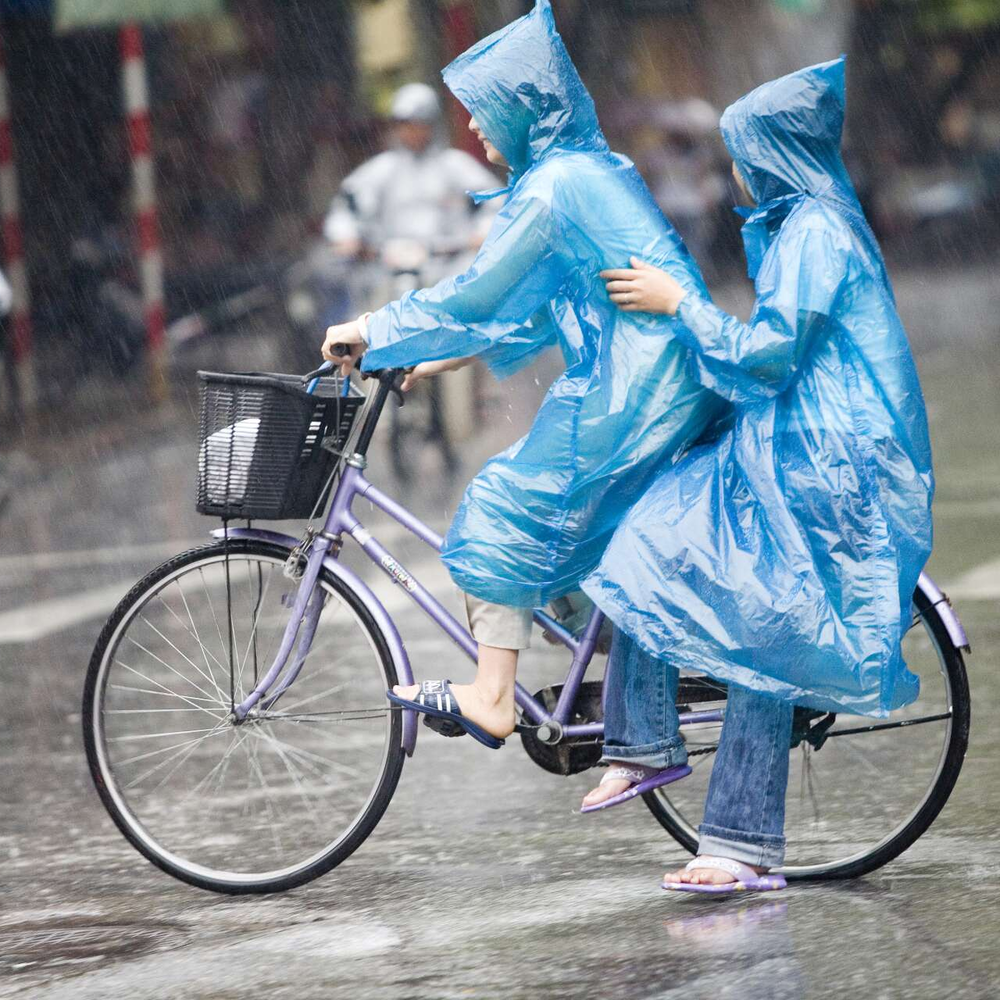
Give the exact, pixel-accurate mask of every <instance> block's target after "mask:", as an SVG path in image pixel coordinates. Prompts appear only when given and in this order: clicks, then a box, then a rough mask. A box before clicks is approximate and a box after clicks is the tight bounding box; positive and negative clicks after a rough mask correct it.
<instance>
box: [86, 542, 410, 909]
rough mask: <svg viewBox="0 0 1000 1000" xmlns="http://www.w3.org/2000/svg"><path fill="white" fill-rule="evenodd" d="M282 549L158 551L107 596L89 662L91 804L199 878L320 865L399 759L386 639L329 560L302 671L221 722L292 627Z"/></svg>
mask: <svg viewBox="0 0 1000 1000" xmlns="http://www.w3.org/2000/svg"><path fill="white" fill-rule="evenodd" d="M287 555H288V552H287V550H285V549H283V548H281V547H280V546H273V545H268V544H264V543H260V542H255V541H231V542H229V544H228V546H226V545H224V544H222V543H219V544H215V545H209V546H206V547H204V548H200V549H194V550H192V551H189V552H185V553H183V554H181V555H179V556H177V557H175V558H174V559H171V560H170V561H169V562H167V563H164V564H163V565H162V566H160V567H158V568H157V569H155V570H153V571H152V572H151V573H150V574H149V575H148V576H146V577H145V578H144V579H143V580H141V581H140V582H139V583H138V584H136V586H135V587H134V588H133V589H132V590H131V592H130V593H129V594H128V595H127V596H126V597H125V599H124V600H123V601H122V602H121V603H120V604H119V606H118V607H117V608H116V610H115V611H114V613H113V614H112V616H111V618H110V619H109V620H108V623H107V625H106V626H105V628H104V630H103V632H102V633H101V636H100V638H99V640H98V642H97V647H96V648H95V650H94V654H93V657H92V659H91V662H90V667H89V670H88V674H87V681H86V686H85V691H84V702H83V732H84V742H85V745H86V750H87V761H88V763H89V766H90V771H91V774H92V776H93V778H94V782H95V784H96V786H97V790H98V793H99V794H100V796H101V799H102V801H103V803H104V805H105V807H106V808H107V810H108V812H109V813H110V814H111V817H112V818H113V819H114V821H115V823H116V824H117V825H118V828H119V829H120V830H121V832H122V833H123V834H124V835H125V837H126V838H127V839H128V840H129V841H130V842H131V843H132V845H133V846H134V847H136V848H137V849H138V850H139V851H140V852H141V853H142V854H143V855H145V856H146V857H147V858H148V859H149V860H150V861H152V862H153V863H154V864H156V865H158V866H159V867H160V868H162V869H163V870H164V871H166V872H168V873H169V874H171V875H173V876H175V877H177V878H179V879H182V880H184V881H185V882H190V883H191V884H192V885H196V886H199V887H201V888H204V889H211V890H215V891H218V892H228V893H250V892H276V891H281V890H284V889H289V888H292V887H293V886H296V885H301V884H302V883H304V882H308V881H310V880H311V879H313V878H316V877H317V876H319V875H322V874H323V873H325V872H327V871H329V870H330V869H331V868H333V867H334V866H335V865H338V864H340V862H342V861H343V860H344V859H345V858H347V857H348V856H349V855H350V854H351V853H353V851H354V850H356V848H357V847H358V846H359V845H360V844H361V843H362V842H363V841H364V839H365V838H366V837H367V836H368V834H369V833H370V832H371V831H372V830H373V829H374V827H375V825H376V824H377V823H378V821H379V819H380V818H381V816H382V814H383V812H384V811H385V808H386V806H387V805H388V803H389V799H390V798H391V796H392V793H393V791H394V790H395V787H396V783H397V781H398V780H399V774H400V771H401V769H402V765H403V750H402V747H401V731H402V725H401V721H400V714H399V712H397V711H394V710H393V709H392V708H391V706H390V705H389V703H388V700H387V699H386V696H385V692H386V690H387V689H388V688H391V686H392V685H393V684H395V683H396V681H397V678H396V672H395V669H394V666H393V662H392V658H391V655H390V653H389V649H388V646H387V644H386V641H385V638H384V636H383V635H382V633H381V631H380V630H379V628H378V626H377V625H376V623H375V622H374V620H373V619H372V618H371V616H370V614H369V613H368V611H367V609H366V608H365V606H364V604H363V603H362V602H361V601H360V600H359V599H358V598H357V596H356V595H355V594H354V593H353V592H352V591H351V590H350V589H349V588H347V587H346V586H345V585H344V584H343V583H341V581H340V580H338V579H337V578H336V577H334V576H332V575H330V574H328V573H326V572H325V571H324V572H323V573H322V574H321V576H320V578H319V581H318V583H317V588H318V592H319V595H320V596H319V597H314V600H321V601H322V610H321V612H320V614H319V619H318V622H317V625H316V631H315V635H314V637H313V640H312V644H311V648H310V650H309V653H308V656H307V657H306V658H305V661H304V665H303V667H302V669H301V671H300V673H299V674H298V676H297V677H296V678H295V680H294V682H293V683H292V684H291V685H290V687H289V688H288V690H287V691H286V692H285V693H284V694H283V695H282V696H281V697H280V698H278V699H277V700H276V701H274V702H273V704H268V702H267V700H266V699H265V700H263V701H262V702H261V703H260V705H259V706H258V708H257V709H256V710H255V711H254V712H253V713H251V716H250V717H248V719H247V720H246V721H244V722H243V723H241V724H239V725H237V724H235V723H234V721H233V717H232V706H233V704H234V703H235V704H239V702H240V701H241V700H242V699H243V698H244V697H246V695H247V694H248V693H249V692H250V691H252V690H253V688H254V686H255V684H256V682H257V679H258V677H260V676H262V675H263V674H264V673H265V672H266V671H267V669H268V667H269V666H270V664H271V661H272V659H273V657H274V655H275V653H276V651H277V649H278V646H279V644H280V641H281V636H282V633H283V632H284V629H285V625H286V624H287V622H288V617H289V609H290V607H291V603H292V600H293V599H294V596H295V593H296V591H297V589H298V584H297V583H295V582H293V581H290V580H289V579H287V578H286V577H285V576H284V574H283V568H284V564H285V559H286V557H287ZM293 659H294V653H293V657H292V658H290V661H289V662H290V663H291V662H292V660H293ZM287 669H288V668H287V667H286V671H287ZM272 690H274V688H272Z"/></svg>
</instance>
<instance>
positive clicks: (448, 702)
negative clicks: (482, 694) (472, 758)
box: [386, 681, 504, 750]
mask: <svg viewBox="0 0 1000 1000" xmlns="http://www.w3.org/2000/svg"><path fill="white" fill-rule="evenodd" d="M386 695H387V697H388V698H389V701H391V702H392V703H393V704H394V705H399V706H401V707H402V708H409V709H412V711H414V712H420V713H421V714H422V715H423V716H424V725H425V726H427V728H428V729H433V730H434V731H435V732H436V733H440V734H441V735H442V736H464V735H465V734H466V733H468V734H469V735H470V736H471V737H472V738H473V739H474V740H476V741H478V742H479V743H482V745H483V746H484V747H489V748H490V749H491V750H499V749H500V747H502V746H503V744H504V741H503V740H501V739H497V737H496V736H493V735H492V734H490V733H488V732H486V730H485V729H483V728H482V727H481V726H477V725H476V724H475V723H474V722H473V721H472V720H471V719H467V718H466V717H465V716H464V715H462V710H461V709H460V708H459V707H458V702H457V701H456V700H455V697H454V696H453V695H452V693H451V681H424V682H423V684H421V685H420V693H419V694H418V695H417V697H416V698H415V699H414V700H413V701H410V700H409V699H408V698H400V697H399V695H398V694H395V693H394V692H393V691H386Z"/></svg>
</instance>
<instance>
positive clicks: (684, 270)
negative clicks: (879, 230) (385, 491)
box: [363, 0, 727, 607]
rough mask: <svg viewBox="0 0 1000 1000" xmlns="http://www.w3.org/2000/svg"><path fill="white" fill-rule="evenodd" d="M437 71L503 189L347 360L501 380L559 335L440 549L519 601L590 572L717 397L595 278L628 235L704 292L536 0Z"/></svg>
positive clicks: (465, 572)
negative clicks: (483, 224) (506, 169)
mask: <svg viewBox="0 0 1000 1000" xmlns="http://www.w3.org/2000/svg"><path fill="white" fill-rule="evenodd" d="M444 78H445V82H446V83H447V84H448V86H449V87H450V88H451V90H452V91H453V92H454V93H455V95H456V96H457V97H458V98H459V100H461V101H462V103H463V104H464V105H465V106H466V108H467V109H468V110H469V111H470V112H471V113H472V115H473V116H474V117H475V118H476V120H477V121H478V122H479V125H480V126H481V127H482V129H483V131H484V133H485V134H486V136H487V137H488V138H489V139H490V141H491V142H492V143H493V144H494V145H495V146H496V147H497V148H498V149H499V150H500V151H501V152H502V153H503V154H504V156H505V157H506V159H507V161H508V163H509V164H510V165H511V178H510V180H511V183H510V189H509V191H510V193H509V197H508V200H507V203H506V205H505V206H504V207H503V209H502V210H501V211H500V213H499V214H498V216H497V219H496V221H495V222H494V224H493V228H492V229H491V231H490V234H489V236H488V237H487V239H486V242H485V243H484V244H483V246H482V248H481V249H480V251H479V254H478V255H477V257H476V259H475V261H474V262H473V263H472V265H471V266H470V268H469V269H468V270H467V271H466V272H465V273H464V274H461V275H459V276H458V277H457V278H454V279H449V280H446V281H443V282H441V283H439V284H438V285H435V286H434V287H433V288H429V289H424V290H421V291H417V292H413V293H408V294H407V295H406V296H404V297H403V298H402V299H400V300H399V301H398V302H392V303H390V304H389V305H387V306H385V307H384V308H382V309H380V310H379V311H378V312H376V313H374V314H373V315H372V316H371V318H370V319H369V321H368V342H369V348H368V351H367V353H366V354H365V355H364V362H363V367H364V368H366V369H369V370H370V369H377V368H387V367H399V366H407V365H413V364H416V363H417V362H420V361H431V360H435V359H444V358H455V357H465V356H469V355H474V354H478V355H479V356H480V357H482V358H483V360H485V361H486V362H487V364H488V365H489V366H490V368H491V369H492V370H493V372H494V373H495V374H496V375H498V376H500V377H503V376H504V375H507V374H509V373H511V372H513V371H515V370H517V369H518V368H519V367H521V366H522V365H524V364H526V363H527V362H528V361H530V360H531V359H532V358H533V357H534V356H535V355H537V354H538V353H539V352H540V351H542V350H543V349H544V348H546V347H549V346H551V345H553V344H558V345H559V347H561V349H562V353H563V356H564V358H565V362H566V370H565V372H564V374H563V375H561V376H560V377H559V378H558V379H557V380H556V382H554V383H553V385H552V386H551V388H550V389H549V391H548V394H547V395H546V397H545V399H544V401H543V403H542V406H541V408H540V410H539V412H538V415H537V417H536V418H535V421H534V424H533V426H532V428H531V430H530V431H529V433H528V434H527V435H526V436H525V437H524V438H523V439H522V440H520V441H518V442H517V443H516V444H514V445H513V446H512V447H510V448H509V449H508V450H507V451H505V452H504V453H503V454H501V455H498V456H497V457H495V458H493V459H491V460H490V461H489V462H488V463H487V464H486V466H485V467H484V468H483V470H482V471H481V472H480V473H479V475H478V476H476V478H475V479H474V480H473V481H472V483H471V484H470V486H469V488H468V490H467V491H466V494H465V497H464V499H463V501H462V504H461V506H460V507H459V509H458V511H457V513H456V515H455V518H454V521H453V523H452V525H451V528H450V530H449V532H448V534H447V537H446V539H445V545H444V551H443V556H444V561H445V563H446V564H447V566H448V568H449V570H450V572H451V575H452V577H453V579H454V580H455V582H456V583H457V584H458V586H459V587H461V588H462V590H464V591H466V592H467V593H470V594H472V595H474V596H476V597H479V598H481V599H483V600H487V601H492V602H494V603H497V604H507V605H513V606H517V607H537V606H540V605H544V604H545V603H547V602H548V601H550V600H552V599H554V598H557V597H560V596H562V595H563V594H566V593H568V592H569V591H571V590H574V589H575V588H576V586H577V584H578V582H579V580H580V579H581V577H583V576H584V575H585V574H587V573H589V572H590V571H591V570H592V569H594V567H595V566H596V565H597V563H598V560H599V559H600V557H601V553H602V552H603V551H604V547H605V545H606V544H607V542H608V540H609V539H610V537H611V534H612V532H613V531H614V529H615V527H616V526H617V524H618V522H619V521H620V519H621V517H622V515H623V514H624V513H625V511H627V510H628V508H629V506H630V505H631V504H632V502H634V501H635V500H636V499H638V497H639V496H640V495H641V492H642V489H643V488H644V487H645V486H646V485H647V484H648V481H649V478H650V476H651V474H652V472H653V471H654V470H655V468H656V466H657V465H658V464H659V463H660V462H661V461H664V460H670V459H672V458H674V457H675V456H676V455H677V454H678V453H680V452H681V451H683V450H685V449H687V448H688V447H689V446H690V444H691V443H692V442H693V441H694V440H695V438H697V436H698V435H699V434H700V433H701V432H702V431H703V430H704V428H705V427H706V425H707V424H708V423H709V422H710V421H712V420H713V419H714V418H715V416H716V415H717V414H718V413H719V411H720V409H721V408H723V407H725V406H727V404H726V403H725V402H724V401H723V400H721V399H720V398H719V397H717V396H715V395H714V394H712V393H709V392H707V391H706V390H705V389H703V388H701V386H699V384H698V382H697V380H696V379H695V378H694V377H693V375H692V374H691V373H690V372H689V370H688V365H687V356H688V350H687V348H685V347H684V346H683V345H682V344H681V343H680V342H679V341H678V340H677V338H676V331H677V329H678V328H679V327H680V324H679V323H677V322H670V323H666V324H664V323H663V322H662V318H661V319H657V318H656V317H652V316H642V315H638V314H634V313H633V314H629V313H623V312H620V311H619V310H618V309H617V308H616V307H615V306H614V305H613V304H612V303H611V301H610V299H609V298H608V296H607V293H606V292H605V289H604V283H603V282H602V281H601V280H600V278H599V277H598V272H599V271H600V270H601V269H602V268H605V267H621V266H624V265H625V263H626V262H627V261H628V256H629V254H630V253H634V252H635V251H636V249H639V250H640V251H641V252H642V253H643V255H644V256H646V257H647V258H648V259H650V260H651V261H654V262H655V263H658V264H660V265H668V264H669V266H670V267H671V269H672V271H673V273H674V274H676V275H677V276H678V280H680V281H681V282H683V283H684V285H685V287H686V288H689V289H690V290H691V291H692V293H697V294H698V295H699V296H704V295H706V294H707V292H706V290H705V286H704V283H703V282H702V279H701V275H700V273H699V271H698V269H697V266H696V265H695V263H694V261H693V260H692V258H691V256H690V254H688V252H687V250H686V249H685V247H684V245H683V243H682V242H681V240H680V238H679V237H678V235H677V233H676V232H675V231H674V229H673V228H672V227H671V226H670V224H669V223H668V222H667V221H666V220H665V219H664V218H663V216H662V214H661V213H660V211H659V209H658V208H657V207H656V204H655V202H654V201H653V199H652V197H651V196H650V194H649V191H648V190H647V188H646V186H645V184H644V183H643V181H642V179H641V178H640V177H639V175H638V173H637V172H636V170H635V168H634V167H633V166H632V164H631V162H630V161H629V160H627V159H626V158H625V157H622V156H619V155H617V154H615V153H612V152H611V151H610V150H609V149H608V146H607V143H606V141H605V139H604V136H603V134H602V133H601V129H600V126H599V125H598V122H597V116H596V114H595V111H594V105H593V102H592V101H591V98H590V95H589V94H588V93H587V91H586V89H585V88H584V86H583V83H582V82H581V80H580V78H579V76H578V75H577V73H576V70H575V68H574V67H573V64H572V62H571V61H570V59H569V56H568V54H567V53H566V49H565V48H564V46H563V44H562V40H561V39H560V38H559V35H558V33H557V32H556V29H555V24H554V21H553V18H552V11H551V9H550V7H549V4H548V0H541V2H539V3H538V4H537V5H536V7H535V8H534V10H533V11H532V12H531V13H530V14H527V15H526V16H525V17H522V18H520V19H518V20H517V21H514V22H513V23H511V24H509V25H508V26H507V27H505V28H503V29H502V30H500V31H498V32H496V33H494V34H493V35H490V36H489V37H487V38H485V39H484V40H482V41H481V42H479V43H478V44H477V45H475V46H473V47H472V48H471V49H469V50H468V51H467V52H465V53H464V54H463V55H461V56H459V57H458V58H457V59H456V60H455V61H454V62H453V63H451V64H450V65H449V66H448V67H447V68H446V69H445V71H444Z"/></svg>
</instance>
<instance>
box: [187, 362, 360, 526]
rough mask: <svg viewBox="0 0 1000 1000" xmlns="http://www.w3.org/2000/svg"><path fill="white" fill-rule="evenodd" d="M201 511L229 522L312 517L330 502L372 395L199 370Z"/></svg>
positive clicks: (326, 384) (332, 382)
mask: <svg viewBox="0 0 1000 1000" xmlns="http://www.w3.org/2000/svg"><path fill="white" fill-rule="evenodd" d="M198 378H199V379H201V434H200V447H199V450H198V504H197V506H198V511H199V513H202V514H211V515H213V516H215V517H223V518H240V519H243V518H247V519H255V520H283V519H285V518H305V517H310V516H312V514H313V513H314V512H315V510H317V509H318V508H319V507H320V506H322V505H323V504H325V502H326V499H327V496H328V495H329V491H330V485H331V483H332V473H333V471H334V467H335V466H336V463H337V462H338V460H339V453H340V452H341V451H342V450H343V448H344V445H345V444H346V443H347V440H348V438H349V437H350V433H351V430H352V428H353V426H354V422H355V420H356V419H357V416H358V413H359V411H360V409H361V405H362V404H363V403H364V401H365V398H366V397H365V395H364V393H362V392H360V391H358V390H357V389H355V388H354V386H349V392H348V394H347V395H341V391H342V390H343V388H344V383H343V382H342V381H341V379H339V378H323V379H319V380H318V382H317V384H316V387H315V390H314V391H313V392H312V393H309V392H307V391H306V386H305V385H303V383H302V379H301V378H299V377H298V376H297V375H274V374H264V373H256V372H245V373H244V372H229V373H226V372H198Z"/></svg>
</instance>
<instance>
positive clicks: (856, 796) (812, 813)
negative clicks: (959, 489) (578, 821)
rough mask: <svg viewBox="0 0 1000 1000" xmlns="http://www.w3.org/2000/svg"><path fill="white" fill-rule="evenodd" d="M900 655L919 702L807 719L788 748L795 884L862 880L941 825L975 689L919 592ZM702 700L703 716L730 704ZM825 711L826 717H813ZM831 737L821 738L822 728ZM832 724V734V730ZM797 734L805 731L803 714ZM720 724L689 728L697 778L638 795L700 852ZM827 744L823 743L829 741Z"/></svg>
mask: <svg viewBox="0 0 1000 1000" xmlns="http://www.w3.org/2000/svg"><path fill="white" fill-rule="evenodd" d="M914 604H915V608H916V616H915V618H914V622H913V626H912V627H911V628H910V630H909V632H908V633H907V635H906V636H905V638H904V640H903V657H904V659H905V660H906V662H907V665H908V666H909V668H910V670H911V671H913V672H914V673H915V674H917V676H918V677H919V678H920V697H919V698H918V699H917V701H915V702H914V703H913V704H912V705H908V706H907V707H906V708H904V709H902V710H900V711H899V712H894V713H893V714H892V716H891V717H890V718H889V719H887V720H884V721H882V720H878V721H876V720H873V719H866V718H861V717H855V716H847V715H837V716H835V717H832V720H831V717H830V716H826V717H820V718H814V719H812V720H811V722H810V727H811V729H812V732H813V740H812V742H810V740H808V739H804V740H803V741H802V742H801V743H800V744H799V746H798V747H796V748H793V749H792V751H791V754H792V756H791V761H790V767H789V780H788V792H787V795H786V800H785V837H786V840H787V848H786V862H785V867H783V868H781V869H779V870H780V871H781V872H782V873H783V874H784V875H785V876H786V878H789V879H833V878H849V877H854V876H858V875H864V874H866V873H867V872H871V871H874V870H875V869H876V868H879V867H880V866H882V865H884V864H886V862H888V861H891V860H892V859H893V858H895V857H897V856H898V855H900V854H901V853H902V852H903V851H905V850H906V849H907V848H908V847H910V845H912V844H913V843H914V842H915V841H916V840H917V838H919V837H920V836H921V835H922V834H923V833H924V832H925V831H926V830H927V828H928V827H929V826H930V825H931V823H933V822H934V819H935V818H936V816H937V815H938V813H939V812H940V811H941V809H942V808H943V806H944V804H945V802H947V800H948V797H949V795H950V794H951V791H952V789H953V788H954V786H955V781H956V780H957V778H958V774H959V771H960V770H961V767H962V761H963V759H964V757H965V751H966V749H967V747H968V743H969V725H970V705H969V685H968V680H967V678H966V674H965V664H964V662H963V658H962V654H961V652H960V651H959V650H957V649H955V648H954V646H952V643H951V640H950V638H949V636H948V631H947V629H946V628H945V625H944V622H943V621H942V620H941V616H940V614H939V613H938V609H937V608H936V607H934V606H932V605H931V602H930V601H929V600H928V598H927V597H925V596H924V594H923V593H922V592H920V591H917V593H916V595H915V597H914ZM724 705H725V702H724V700H723V701H720V702H718V703H717V704H716V705H712V704H707V703H706V704H698V705H697V706H696V707H697V708H698V709H703V708H706V709H707V708H714V707H719V708H723V707H724ZM815 714H816V715H819V713H815ZM817 725H818V726H820V727H823V728H824V730H825V731H823V732H817V731H816V727H817ZM826 727H828V728H826ZM796 728H797V730H798V732H797V733H796V734H793V738H795V737H796V736H798V735H801V734H802V733H803V732H805V726H804V725H803V718H802V716H801V714H800V713H798V714H797V726H796ZM719 729H720V726H719V724H717V723H711V724H705V725H702V726H697V727H692V728H690V729H688V728H685V730H684V733H685V739H686V740H687V744H688V752H689V753H691V752H692V751H694V752H695V755H694V756H692V757H691V759H690V763H691V765H692V768H693V773H692V774H691V775H690V776H689V777H687V778H685V779H684V780H683V781H680V782H677V783H676V784H673V785H668V786H666V787H665V788H663V789H659V790H657V791H655V792H650V793H649V794H648V795H645V796H643V798H644V800H645V802H646V805H647V806H648V807H649V809H650V811H651V812H652V813H653V815H654V816H655V817H656V818H657V820H658V821H659V822H660V823H661V824H662V826H664V827H665V828H666V830H667V831H668V832H669V833H670V835H671V836H672V837H673V838H674V839H675V840H676V841H677V842H678V843H679V844H680V845H681V846H682V847H684V848H685V849H686V850H688V851H690V852H691V853H692V854H694V853H695V852H696V851H697V848H698V824H699V823H700V822H701V816H702V811H703V808H704V803H705V797H706V794H707V791H708V780H709V776H710V774H711V766H712V765H711V761H712V760H713V754H712V752H711V751H712V750H713V749H714V748H715V746H716V745H717V744H718V737H719ZM823 737H825V739H824V738H823Z"/></svg>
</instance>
